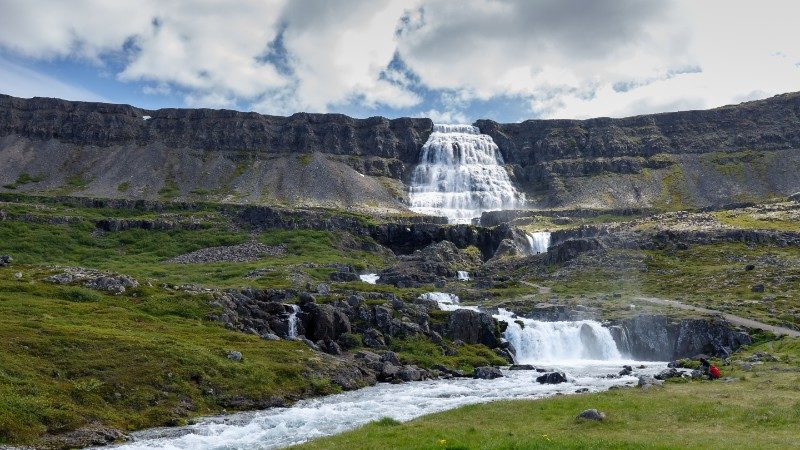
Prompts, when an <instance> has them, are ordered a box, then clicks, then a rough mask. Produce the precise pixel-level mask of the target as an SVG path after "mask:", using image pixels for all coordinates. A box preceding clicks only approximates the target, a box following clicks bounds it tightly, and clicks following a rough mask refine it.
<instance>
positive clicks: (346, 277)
mask: <svg viewBox="0 0 800 450" xmlns="http://www.w3.org/2000/svg"><path fill="white" fill-rule="evenodd" d="M330 279H331V281H334V282H340V283H347V282H350V281H358V280H359V278H358V274H356V273H352V272H331V274H330Z"/></svg>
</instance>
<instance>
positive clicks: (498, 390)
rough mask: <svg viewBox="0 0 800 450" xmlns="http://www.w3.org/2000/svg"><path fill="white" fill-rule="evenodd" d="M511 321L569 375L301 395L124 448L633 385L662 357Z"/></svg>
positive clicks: (206, 443)
mask: <svg viewBox="0 0 800 450" xmlns="http://www.w3.org/2000/svg"><path fill="white" fill-rule="evenodd" d="M420 298H422V299H427V300H434V301H436V302H437V304H438V305H439V306H440V307H441V308H442V309H445V310H448V311H453V310H456V309H461V308H466V309H472V310H476V311H477V310H478V308H477V307H469V306H464V307H462V306H460V305H459V298H458V296H456V295H454V294H450V293H446V292H428V293H425V294H422V295H421V296H420ZM494 317H495V318H497V319H498V320H502V321H504V322H507V323H508V327H507V329H506V331H505V334H504V336H505V337H506V339H508V340H509V341H510V342H511V343H512V345H514V347H515V348H516V349H517V356H518V358H517V359H518V362H519V363H526V364H530V363H535V364H537V366H539V367H541V364H545V365H546V366H545V367H547V368H548V369H552V370H561V371H563V372H565V374H566V376H567V382H566V383H560V384H540V383H538V382H536V377H537V376H538V375H539V373H537V372H534V371H526V370H516V371H510V370H503V371H502V372H503V377H502V378H498V379H494V380H480V379H468V378H459V379H452V380H428V381H420V382H414V383H403V384H389V383H380V384H377V385H375V386H371V387H367V388H364V389H359V390H356V391H350V392H345V393H342V394H337V395H331V396H327V397H322V398H316V399H309V400H302V401H300V402H298V403H297V404H295V405H294V406H292V407H289V408H272V409H268V410H264V411H257V412H249V413H239V414H233V415H230V416H224V417H212V418H207V419H203V420H201V421H200V422H199V423H197V424H195V425H190V426H186V427H180V428H160V429H151V430H145V431H141V432H136V433H133V435H132V437H133V439H134V440H133V442H131V443H128V444H125V445H122V446H120V448H122V449H126V450H144V449H166V450H185V449H205V450H212V449H213V450H230V449H241V450H263V449H271V448H279V447H285V446H289V445H293V444H298V443H301V442H305V441H307V440H309V439H314V438H317V437H320V436H327V435H332V434H336V433H341V432H343V431H347V430H351V429H353V428H356V427H358V426H360V425H363V424H365V423H368V422H371V421H374V420H378V419H381V418H383V417H391V418H393V419H395V420H401V421H405V420H410V419H413V418H415V417H419V416H421V415H424V414H430V413H434V412H439V411H444V410H448V409H453V408H457V407H459V406H463V405H468V404H473V403H484V402H489V401H494V400H503V399H535V398H542V397H548V396H552V395H556V394H570V393H574V392H575V391H576V390H579V389H580V390H582V389H586V390H588V392H597V391H602V390H606V389H608V388H610V387H612V386H632V385H634V384H636V383H637V381H638V378H637V377H638V376H639V375H654V374H656V373H658V372H660V371H661V370H663V369H664V368H666V363H664V362H658V363H654V362H647V363H644V364H645V365H642V363H641V362H637V361H630V360H624V359H622V358H621V355H620V353H619V351H618V350H617V348H616V345H615V344H614V341H613V339H612V338H611V334H610V333H609V332H608V330H607V329H605V328H603V327H602V326H601V325H600V324H599V323H597V322H593V321H579V322H539V321H535V320H531V319H525V318H519V317H517V316H515V315H514V314H513V313H511V312H509V311H507V310H504V309H500V310H499V311H498V314H496V315H495V316H494ZM625 364H628V365H631V366H635V367H637V368H636V369H635V372H634V373H633V374H632V375H629V376H618V377H609V376H608V375H611V374H617V373H619V370H620V369H621V368H622V365H625Z"/></svg>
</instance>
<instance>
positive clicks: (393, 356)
mask: <svg viewBox="0 0 800 450" xmlns="http://www.w3.org/2000/svg"><path fill="white" fill-rule="evenodd" d="M381 361H383V362H390V363H392V364H394V365H395V366H400V365H402V363H400V358H398V357H397V353H395V352H390V351H386V352H383V353H381Z"/></svg>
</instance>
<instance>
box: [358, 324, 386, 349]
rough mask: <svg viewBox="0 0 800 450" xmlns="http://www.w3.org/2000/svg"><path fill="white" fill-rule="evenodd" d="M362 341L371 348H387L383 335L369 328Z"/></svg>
mask: <svg viewBox="0 0 800 450" xmlns="http://www.w3.org/2000/svg"><path fill="white" fill-rule="evenodd" d="M362 341H363V342H364V345H366V346H367V347H370V348H384V347H386V342H385V341H384V340H383V335H382V334H381V332H380V331H378V330H376V329H375V328H369V329H368V330H367V331H365V332H364V336H363V338H362Z"/></svg>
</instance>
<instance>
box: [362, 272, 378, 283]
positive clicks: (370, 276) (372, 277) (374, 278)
mask: <svg viewBox="0 0 800 450" xmlns="http://www.w3.org/2000/svg"><path fill="white" fill-rule="evenodd" d="M358 278H360V279H361V281H363V282H364V283H369V284H375V283H377V282H378V280H379V279H380V278H381V277H380V276H379V275H378V274H377V273H362V274H361V275H359V276H358Z"/></svg>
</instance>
